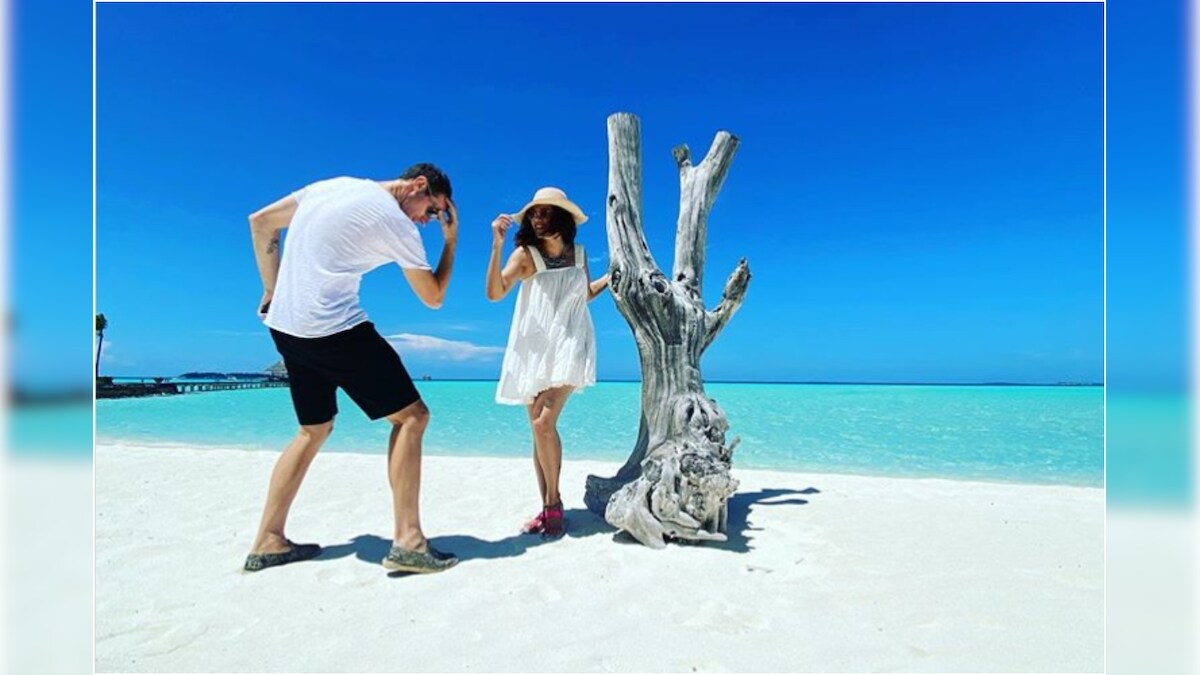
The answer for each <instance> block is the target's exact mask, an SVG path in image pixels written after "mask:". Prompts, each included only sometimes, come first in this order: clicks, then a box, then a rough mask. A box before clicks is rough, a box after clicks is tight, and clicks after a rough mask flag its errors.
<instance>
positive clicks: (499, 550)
mask: <svg viewBox="0 0 1200 675" xmlns="http://www.w3.org/2000/svg"><path fill="white" fill-rule="evenodd" d="M819 493H820V490H818V489H817V488H815V487H809V488H805V489H803V490H792V489H777V488H771V489H765V490H759V491H758V492H739V493H737V494H735V495H733V496H732V497H730V498H729V520H728V522H727V528H726V536H727V537H728V540H726V541H723V542H718V541H713V542H701V543H698V544H696V545H699V546H705V547H711V548H714V549H718V550H723V551H734V552H737V553H745V552H747V551H749V550H750V548H751V547H750V540H751V539H753V537H751V536H749V535H748V534H747V532H752V531H756V530H761V529H762V528H760V527H751V526H750V522H749V516H750V511H751V510H752V507H757V506H786V505H792V506H799V505H803V504H807V503H808V500H807V499H781V500H776V501H768V500H775V499H776V498H777V497H784V496H788V495H813V494H819ZM563 515H564V516H565V517H566V520H567V532H566V534H565V535H564V536H565V537H568V538H576V539H582V538H584V537H591V536H593V535H597V534H601V533H605V532H608V533H611V534H613V541H614V542H617V543H622V544H636V543H637V542H636V540H635V539H634V538H633V537H631V536H629V534H628V533H626V532H617V531H616V528H614V527H613V526H611V525H609V524H608V523H607V522H605V520H604V519H603V518H601V517H600V516H597V515H596V514H594V513H592V512H591V511H588V510H587V509H568V510H567V511H566V512H565V513H564V514H563ZM429 541H430V542H431V543H432V544H433V545H434V547H435V548H437V549H439V550H442V551H447V552H450V553H453V554H454V555H456V556H458V559H459V560H460V561H463V562H465V561H467V560H495V559H497V558H513V557H516V556H519V555H522V554H524V553H525V552H526V551H528V550H529V549H531V548H533V547H535V546H541V545H543V544H548V543H552V542H554V541H555V540H554V539H545V538H542V536H541V535H537V534H514V535H512V536H509V537H505V538H503V539H498V540H496V541H488V540H486V539H480V538H478V537H473V536H471V535H469V534H452V535H446V536H442V537H432V538H431V539H430V540H429ZM678 543H690V542H682V541H680V542H678ZM391 548H392V540H390V539H384V538H383V537H380V536H377V535H374V534H360V535H358V536H356V537H354V538H353V539H351V540H350V541H349V542H348V543H345V544H337V545H335V546H328V547H326V548H325V549H324V550H323V551H322V552H321V555H319V556H317V558H316V559H317V560H318V561H320V560H336V559H338V558H345V557H347V556H351V555H353V556H355V557H357V558H358V559H359V560H362V561H363V562H366V563H370V564H372V565H378V564H379V563H380V562H381V561H382V560H383V559H384V557H386V556H387V554H388V552H389V551H390V550H391ZM411 574H412V573H410V572H390V573H388V576H390V577H406V576H410V575H411Z"/></svg>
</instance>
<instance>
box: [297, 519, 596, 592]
mask: <svg viewBox="0 0 1200 675" xmlns="http://www.w3.org/2000/svg"><path fill="white" fill-rule="evenodd" d="M563 516H564V517H565V518H566V524H567V532H566V534H565V535H564V536H563V538H576V539H581V538H583V537H590V536H592V535H595V534H600V533H602V532H615V531H616V530H615V529H614V528H613V527H612V526H611V525H609V524H608V523H606V522H605V521H604V519H603V518H601V517H600V516H597V515H596V514H594V513H592V512H591V511H588V510H587V509H567V510H566V511H564V512H563ZM429 541H430V543H432V544H433V546H434V548H437V549H438V550H440V551H446V552H448V553H453V554H454V555H456V556H458V559H459V561H460V564H461V563H462V562H466V561H468V560H494V559H497V558H512V557H515V556H519V555H521V554H523V553H525V552H526V551H528V550H529V549H531V548H533V547H535V546H541V545H543V544H550V543H553V542H554V541H556V539H547V538H543V537H542V536H541V535H538V534H519V533H518V534H514V535H512V536H509V537H505V538H503V539H498V540H496V541H488V540H486V539H480V538H478V537H473V536H471V535H469V534H451V535H446V536H441V537H430V539H429ZM391 549H392V540H391V539H384V538H382V537H379V536H377V535H374V534H360V535H358V536H357V537H354V538H353V539H351V540H350V542H349V543H346V544H338V545H335V546H328V547H326V548H325V549H324V550H323V551H322V552H321V555H319V556H317V558H316V559H317V560H336V559H338V558H345V557H346V556H350V555H353V556H355V557H357V558H358V559H359V560H362V561H363V562H368V563H371V564H373V565H378V564H379V563H380V561H382V560H383V559H384V557H386V556H387V554H388V552H389V551H391ZM409 574H410V573H408V572H391V573H389V574H388V576H391V577H405V576H409Z"/></svg>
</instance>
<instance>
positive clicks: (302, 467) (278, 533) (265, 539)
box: [251, 420, 333, 553]
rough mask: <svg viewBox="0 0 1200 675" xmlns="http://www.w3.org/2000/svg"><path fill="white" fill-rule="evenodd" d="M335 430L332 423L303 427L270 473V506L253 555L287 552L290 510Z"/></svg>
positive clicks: (268, 497)
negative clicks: (327, 440) (309, 468)
mask: <svg viewBox="0 0 1200 675" xmlns="http://www.w3.org/2000/svg"><path fill="white" fill-rule="evenodd" d="M332 431H333V420H330V421H329V422H326V423H325V424H313V425H306V426H301V427H300V432H299V433H297V434H296V437H295V438H294V439H292V442H291V443H289V444H288V446H287V447H286V448H284V450H283V454H282V455H280V456H279V459H278V460H277V461H276V462H275V470H274V471H272V472H271V484H270V487H269V488H268V489H267V503H266V505H265V506H264V507H263V514H262V520H261V522H260V523H259V526H258V536H257V537H255V539H254V547H253V548H252V549H251V553H280V552H283V551H286V550H287V549H288V544H287V539H286V537H285V536H284V533H283V529H284V526H285V525H286V524H287V517H288V510H289V509H291V507H292V500H294V499H295V498H296V493H297V492H298V491H299V490H300V483H301V482H303V481H304V474H305V473H306V472H307V471H308V467H309V465H310V464H312V461H313V458H314V457H316V456H317V450H320V449H321V444H323V443H324V442H325V439H327V438H329V434H330V432H332Z"/></svg>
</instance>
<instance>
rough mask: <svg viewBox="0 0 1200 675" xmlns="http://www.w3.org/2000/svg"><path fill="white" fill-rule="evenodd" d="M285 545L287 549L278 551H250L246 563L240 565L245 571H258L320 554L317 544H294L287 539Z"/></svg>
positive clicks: (310, 558)
mask: <svg viewBox="0 0 1200 675" xmlns="http://www.w3.org/2000/svg"><path fill="white" fill-rule="evenodd" d="M287 545H288V548H287V550H285V551H282V552H279V553H251V554H250V555H248V556H246V564H245V565H243V566H242V569H244V570H245V571H247V572H258V571H259V570H265V569H267V568H268V567H278V566H280V565H286V564H288V563H294V562H300V561H303V560H312V559H313V558H315V557H317V556H319V555H321V547H320V546H318V545H317V544H296V543H293V542H292V541H290V540H287Z"/></svg>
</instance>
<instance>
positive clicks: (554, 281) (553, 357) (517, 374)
mask: <svg viewBox="0 0 1200 675" xmlns="http://www.w3.org/2000/svg"><path fill="white" fill-rule="evenodd" d="M526 250H527V251H528V252H529V255H530V257H531V258H533V265H534V269H535V271H534V273H533V276H531V277H529V278H528V279H525V280H524V281H522V282H521V288H520V290H518V291H517V304H516V307H514V308H513V319H512V328H510V329H509V332H508V348H507V349H505V350H504V363H503V364H502V365H501V366H500V383H499V384H497V385H496V402H497V403H505V404H508V405H529V404H531V403H533V399H534V398H536V397H537V395H538V394H540V393H542V392H543V391H545V390H547V389H551V388H553V387H562V386H565V385H570V386H571V387H574V388H575V389H576V390H579V389H583V388H584V387H588V386H591V385H593V384H595V383H596V332H595V329H594V328H593V327H592V315H591V314H590V313H589V312H588V307H587V302H588V297H587V296H588V279H587V272H585V271H584V269H583V262H584V261H585V260H587V258H586V254H585V253H584V250H583V247H582V246H579V245H576V246H575V264H574V265H573V266H571V267H561V268H557V269H547V268H546V261H545V260H543V259H542V255H541V253H540V252H539V251H538V250H537V247H536V246H528V247H526Z"/></svg>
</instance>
